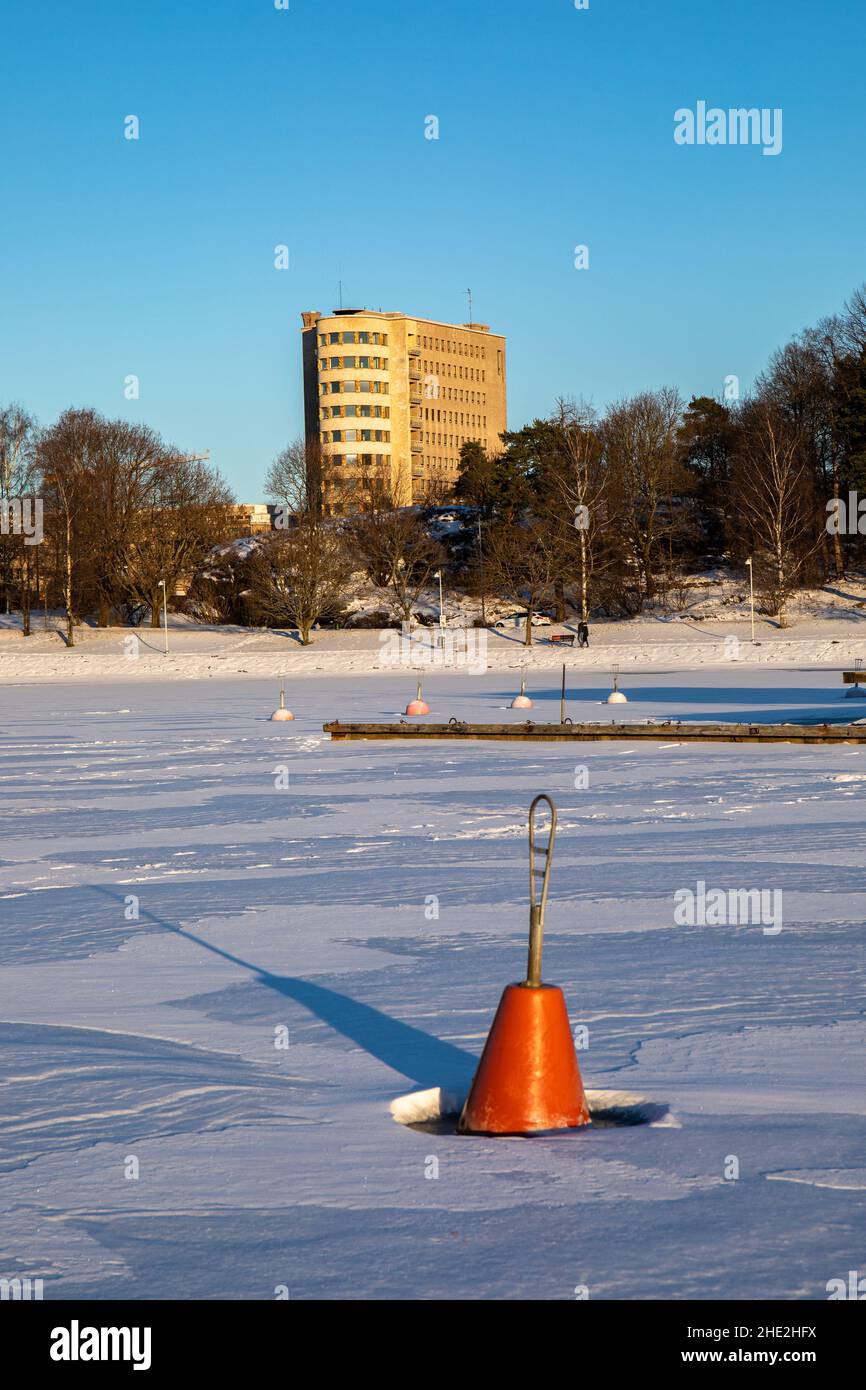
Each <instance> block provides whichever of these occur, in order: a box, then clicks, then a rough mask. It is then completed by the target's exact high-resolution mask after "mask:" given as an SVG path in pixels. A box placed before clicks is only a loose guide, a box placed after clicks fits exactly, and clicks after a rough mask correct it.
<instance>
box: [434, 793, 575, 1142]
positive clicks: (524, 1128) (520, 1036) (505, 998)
mask: <svg viewBox="0 0 866 1390" xmlns="http://www.w3.org/2000/svg"><path fill="white" fill-rule="evenodd" d="M540 801H546V802H547V804H548V806H549V807H550V838H549V840H548V845H547V849H546V850H540V851H539V853H540V854H542V855H544V856H545V857H546V859H547V863H546V865H545V868H544V871H543V872H544V881H543V886H542V891H541V901H540V902H538V901H536V888H535V877H536V873H538V872H540V870H536V868H535V863H534V858H535V808H536V806H537V805H538V803H539V802H540ZM555 835H556V807H555V806H554V804H553V802H552V801H551V800H550V797H548V796H537V797H536V798H535V800H534V801H533V803H532V805H531V807H530V808H529V884H530V893H529V898H530V930H529V964H528V969H527V975H526V979H525V980H524V981H523V982H522V983H521V984H513V985H506V986H505V990H504V992H503V995H502V998H501V999H500V1001H499V1008H498V1009H497V1010H496V1017H495V1018H494V1020H493V1026H492V1027H491V1029H490V1033H489V1035H488V1038H487V1042H486V1043H485V1045H484V1051H483V1053H482V1054H481V1061H480V1062H479V1064H478V1070H477V1071H476V1073H475V1077H474V1079H473V1081H472V1086H471V1088H470V1091H469V1095H468V1097H467V1100H466V1104H465V1105H464V1107H463V1113H462V1114H461V1116H460V1123H459V1125H458V1130H459V1132H460V1133H462V1134H533V1133H538V1132H539V1131H540V1130H551V1129H579V1128H580V1127H581V1126H583V1125H588V1124H589V1122H590V1120H589V1107H588V1105H587V1103H586V1097H585V1095H584V1092H583V1082H582V1080H581V1076H580V1067H579V1066H578V1063H577V1053H576V1052H575V1050H574V1040H573V1038H572V1035H571V1025H570V1023H569V1020H568V1010H567V1009H566V1006H565V996H564V995H563V993H562V990H561V989H559V988H558V987H557V986H556V985H546V984H543V983H542V981H541V950H542V944H543V937H544V909H545V906H546V903H547V889H548V882H549V877H550V865H551V860H552V856H553V841H554V837H555Z"/></svg>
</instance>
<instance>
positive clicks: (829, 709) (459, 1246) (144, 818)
mask: <svg viewBox="0 0 866 1390" xmlns="http://www.w3.org/2000/svg"><path fill="white" fill-rule="evenodd" d="M621 683H622V684H623V685H625V687H626V688H627V689H628V693H629V695H630V697H631V701H632V703H631V704H630V705H629V706H628V707H627V708H626V709H625V710H624V711H623V717H628V718H632V717H635V716H637V717H640V718H644V717H659V716H666V715H671V716H673V717H675V718H688V719H693V718H695V719H697V718H706V717H724V718H737V719H739V718H768V717H769V718H806V719H810V718H811V719H815V718H823V717H830V718H835V717H843V718H844V717H847V715H848V713H849V711H850V709H851V706H850V705H848V706H846V705H845V704H844V703H840V700H841V685H840V683H839V676H838V671H837V670H836V671H829V670H822V669H819V668H813V667H811V666H807V667H805V668H803V669H797V668H793V669H788V670H771V669H765V668H759V669H755V668H752V669H749V670H744V669H743V668H742V667H739V666H737V665H736V664H734V663H729V664H728V665H727V666H725V667H720V668H717V669H710V668H703V669H701V670H698V671H696V670H685V669H682V667H679V666H677V665H676V664H675V663H674V662H670V663H669V664H668V665H667V666H666V667H665V668H664V669H663V670H661V671H659V672H657V673H655V674H653V675H647V674H641V675H637V674H634V675H631V676H630V678H629V680H628V681H625V680H624V681H622V682H621ZM608 687H609V681H608V679H607V677H606V673H605V672H604V670H596V671H591V672H587V673H586V674H585V675H580V676H579V677H578V676H575V677H573V679H572V682H571V683H570V686H569V713H570V714H571V715H572V717H574V718H579V717H583V718H587V717H608V714H607V713H604V714H602V711H601V706H600V705H599V703H598V702H599V701H600V700H601V698H602V697H603V696H604V695H605V694H606V692H607V689H608ZM514 688H515V682H514V678H513V675H512V674H510V673H507V672H506V673H504V674H503V673H502V672H500V673H489V674H487V675H486V676H471V675H468V674H463V675H447V676H446V675H431V676H430V677H429V679H428V680H426V681H425V695H426V696H427V698H428V700H429V702H430V705H431V710H432V717H433V718H434V719H435V718H436V717H437V715H440V716H443V717H445V718H447V717H448V716H450V715H452V714H453V715H456V716H458V717H460V718H466V719H496V720H497V721H499V720H503V719H508V718H512V717H513V718H515V719H517V718H518V717H519V716H518V715H516V714H515V715H513V716H512V715H509V714H506V713H504V712H503V707H504V706H505V705H507V702H508V700H509V699H510V698H511V696H512V694H513V693H514ZM413 693H414V688H413V681H412V678H411V677H410V675H409V674H408V673H406V672H403V673H401V672H392V673H390V674H388V675H380V676H377V677H369V678H368V679H365V680H354V679H351V678H346V677H342V678H338V677H332V676H326V677H321V676H320V677H318V678H316V677H311V678H309V679H306V680H303V681H297V682H295V683H294V684H290V685H289V687H288V688H287V703H288V704H289V705H290V706H291V708H292V709H293V710H294V711H295V714H296V720H295V722H294V723H293V724H292V725H289V726H284V725H283V726H277V725H273V724H269V723H268V722H267V716H268V715H269V713H270V711H271V710H272V708H273V705H274V694H275V692H274V686H273V682H272V681H263V680H244V679H234V680H231V681H219V680H214V679H211V680H209V681H198V682H196V681H189V682H185V683H184V684H182V685H179V684H177V683H162V684H157V683H153V682H152V681H151V682H147V681H144V680H141V681H139V682H137V683H136V684H135V685H130V683H129V682H125V683H123V684H109V683H100V684H98V685H92V684H88V683H86V682H85V681H83V680H77V681H75V682H73V683H70V684H67V685H60V684H47V685H43V686H35V685H30V686H23V685H22V686H17V687H16V686H12V685H6V686H4V687H0V706H2V720H0V728H2V733H0V811H2V817H3V822H2V840H0V923H2V927H0V941H2V950H3V967H4V968H3V972H2V986H0V1038H2V1043H3V1046H2V1049H0V1075H2V1082H3V1085H2V1100H0V1168H2V1175H0V1184H2V1208H3V1215H2V1237H0V1245H2V1250H0V1274H2V1275H5V1276H11V1275H13V1274H15V1273H20V1274H22V1275H23V1274H29V1275H31V1276H33V1277H42V1278H43V1279H44V1280H45V1296H46V1298H52V1297H55V1298H56V1297H63V1296H68V1297H92V1298H107V1297H121V1298H126V1297H134V1298H159V1297H169V1296H171V1297H188V1298H202V1297H214V1298H216V1297H219V1298H273V1297H274V1291H275V1289H277V1288H278V1287H279V1286H285V1287H286V1288H287V1289H288V1291H289V1293H290V1296H291V1297H292V1298H311V1297H327V1298H362V1297H371V1298H385V1297H394V1298H422V1299H429V1298H436V1297H446V1298H464V1297H466V1298H468V1297H499V1298H521V1297H540V1298H544V1299H570V1298H573V1297H574V1290H575V1288H576V1286H579V1285H583V1286H586V1287H587V1288H588V1290H589V1293H590V1296H591V1297H592V1298H658V1297H661V1298H668V1297H670V1298H680V1299H681V1298H690V1297H694V1298H710V1297H722V1298H726V1299H744V1298H753V1297H754V1298H775V1299H785V1298H807V1299H822V1298H826V1284H827V1281H828V1280H829V1279H832V1278H836V1277H842V1278H845V1277H847V1271H848V1270H849V1269H857V1268H860V1269H862V1266H863V1259H864V1237H866V1168H864V1144H866V1137H864V1112H866V1080H864V1043H866V1022H864V992H863V985H864V958H866V952H864V927H863V923H864V914H866V878H864V870H863V859H864V854H863V851H864V838H866V837H864V828H863V810H864V789H866V750H864V749H859V748H855V747H850V746H843V747H834V748H821V747H814V746H799V745H789V746H768V747H763V746H747V747H740V746H737V747H735V746H730V747H719V746H700V745H697V746H694V745H693V746H683V745H680V744H677V743H676V741H675V740H672V741H671V742H669V743H666V744H660V745H653V746H650V747H646V746H643V745H642V746H640V747H633V746H632V745H630V744H629V743H628V742H623V743H613V744H593V745H573V746H571V747H568V748H563V747H560V746H557V745H537V746H533V745H528V744H527V745H520V746H518V747H511V746H503V745H495V744H494V745H484V744H473V743H466V744H460V745H456V746H455V745H451V744H443V743H439V744H429V745H423V744H419V745H414V746H395V745H392V744H387V743H386V744H364V743H348V744H344V743H339V744H331V743H330V742H329V741H328V740H327V738H326V737H325V736H324V735H323V734H322V731H321V723H322V721H323V719H326V718H330V717H335V716H340V717H341V718H344V719H352V718H355V719H359V718H368V719H383V718H391V717H393V716H395V715H396V714H397V712H398V711H399V710H401V709H402V707H403V706H404V705H405V703H406V700H407V698H409V697H410V696H411V695H412V694H413ZM530 693H532V694H533V696H534V697H535V698H536V700H537V704H536V709H535V711H534V717H537V718H538V719H545V718H549V717H554V716H555V715H557V714H558V689H557V680H556V677H555V674H554V673H553V672H550V673H548V674H547V675H545V673H543V672H539V673H535V674H534V675H533V680H532V682H531V683H530ZM580 766H585V767H586V768H587V769H588V782H589V785H588V787H586V788H585V789H583V790H578V789H576V788H575V780H576V776H575V774H576V769H577V768H579V767H580ZM280 768H287V769H288V782H289V785H288V788H287V789H285V790H280V789H277V788H276V786H275V778H277V777H278V776H279V769H280ZM577 781H578V783H580V784H582V781H583V778H581V777H580V776H579V775H578V777H577ZM538 791H546V792H548V793H549V794H550V795H551V796H553V798H554V799H555V800H556V802H557V803H558V806H559V810H560V832H559V837H558V841H557V850H556V856H555V862H554V869H553V878H552V887H551V898H550V904H549V908H548V922H547V940H546V946H545V977H546V978H548V979H550V980H553V981H555V982H556V983H557V984H559V985H561V986H562V988H563V990H564V991H565V996H566V999H567V1001H568V1004H569V1009H570V1013H571V1017H572V1021H573V1023H574V1024H575V1026H577V1025H581V1024H582V1025H585V1026H586V1027H587V1028H588V1029H589V1047H588V1048H587V1049H586V1050H585V1051H582V1052H581V1054H580V1057H581V1066H582V1070H583V1073H584V1079H585V1082H586V1084H587V1086H588V1087H590V1088H593V1089H595V1090H608V1091H622V1092H627V1093H628V1094H629V1095H632V1096H639V1097H642V1098H646V1100H647V1101H648V1102H652V1103H655V1104H657V1105H659V1106H660V1107H662V1108H663V1111H666V1110H669V1111H670V1113H671V1114H672V1115H673V1116H675V1118H676V1123H673V1124H668V1125H665V1124H644V1125H639V1126H634V1127H624V1128H599V1129H597V1130H595V1131H592V1130H589V1131H582V1132H578V1133H569V1134H563V1135H555V1136H545V1137H541V1138H532V1139H498V1140H491V1139H477V1138H467V1137H457V1136H454V1135H449V1134H431V1133H427V1132H421V1131H418V1130H413V1129H411V1128H408V1127H407V1126H405V1125H403V1124H396V1123H395V1122H394V1119H393V1118H392V1115H391V1112H390V1106H391V1103H392V1101H393V1100H394V1099H395V1098H396V1097H398V1096H402V1095H405V1094H406V1093H407V1092H411V1091H413V1090H419V1091H422V1090H426V1089H429V1088H433V1087H443V1088H444V1089H445V1090H447V1091H450V1092H451V1093H453V1094H460V1092H461V1090H465V1087H466V1084H467V1083H468V1080H469V1079H470V1076H471V1073H472V1069H473V1064H474V1060H475V1059H476V1057H477V1055H478V1053H479V1051H480V1048H481V1046H482V1044H483V1040H484V1037H485V1036H486V1032H487V1029H488V1027H489V1024H490V1021H491V1018H492V1015H493V1011H494V1009H495V1007H496V1004H497V1002H498V999H499V995H500V993H501V990H502V988H503V986H504V985H505V984H506V983H507V982H508V981H509V980H516V979H520V978H522V975H523V972H524V970H525V959H526V957H525V951H526V935H527V921H528V918H527V879H528V874H527V856H526V838H525V824H526V810H527V807H528V804H529V801H530V799H531V798H532V796H533V795H534V794H535V793H536V792H538ZM698 880H703V881H705V882H706V884H707V888H708V889H710V888H724V889H727V888H750V887H758V888H765V889H781V890H783V894H784V926H783V930H782V931H781V933H779V934H778V935H775V936H774V935H768V934H765V933H764V932H763V931H762V929H761V927H760V926H704V927H701V926H694V927H687V926H675V925H674V917H673V912H674V902H673V895H674V892H675V891H676V890H677V889H679V888H688V887H691V888H693V889H694V888H695V886H696V883H697V881H698ZM131 895H135V896H136V897H137V898H138V899H139V919H138V920H137V921H135V920H127V919H126V917H125V915H124V913H125V906H126V907H127V910H131V909H129V907H128V903H129V899H130V897H131ZM434 895H435V897H436V898H438V917H436V916H435V915H433V908H432V905H431V903H430V899H431V898H432V897H433V896H434ZM425 905H426V908H427V911H426V913H425ZM283 1030H287V1036H288V1046H287V1047H278V1046H275V1043H278V1042H280V1041H281V1040H282V1039H283V1037H284V1036H285V1033H284V1031H283ZM660 1113H662V1112H660ZM732 1157H735V1158H736V1159H737V1160H738V1163H739V1174H740V1175H739V1178H738V1179H737V1180H734V1181H728V1180H726V1178H725V1173H726V1169H727V1171H728V1172H730V1171H731V1164H732ZM433 1160H435V1162H434V1161H433ZM133 1161H135V1162H133ZM135 1164H137V1168H138V1177H137V1178H136V1177H130V1176H126V1174H127V1173H130V1172H132V1171H134V1168H135ZM437 1169H438V1176H433V1174H434V1173H435V1172H436V1171H437Z"/></svg>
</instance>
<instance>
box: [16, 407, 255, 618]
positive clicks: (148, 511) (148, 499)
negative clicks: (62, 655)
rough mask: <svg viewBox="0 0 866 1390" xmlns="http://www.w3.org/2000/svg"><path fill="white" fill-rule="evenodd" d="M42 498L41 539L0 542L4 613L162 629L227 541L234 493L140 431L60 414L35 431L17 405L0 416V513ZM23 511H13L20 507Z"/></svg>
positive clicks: (91, 416) (200, 465) (201, 466)
mask: <svg viewBox="0 0 866 1390" xmlns="http://www.w3.org/2000/svg"><path fill="white" fill-rule="evenodd" d="M21 498H26V499H33V498H38V502H39V507H40V514H41V528H40V529H41V532H42V534H41V536H40V537H39V538H37V537H35V536H31V537H30V538H29V539H28V536H27V535H26V534H24V533H23V532H22V531H21V529H20V528H18V529H16V528H15V527H14V526H13V525H11V524H9V522H8V520H7V524H6V526H5V528H4V531H3V532H2V533H0V611H3V612H10V611H20V612H21V614H22V617H23V631H24V634H25V636H26V635H29V633H30V630H31V612H32V610H33V608H34V607H38V606H40V605H44V607H45V609H46V610H48V609H49V608H60V609H62V611H63V612H64V614H65V627H66V638H67V642H68V643H69V645H70V646H71V645H72V644H73V642H74V629H75V625H76V623H78V622H80V621H81V619H82V618H84V617H89V616H91V615H92V616H95V617H96V620H97V621H98V622H99V624H100V625H102V626H107V625H108V623H109V622H118V621H120V622H126V623H137V622H139V621H141V619H142V618H143V617H144V616H145V615H149V616H150V618H151V621H152V623H153V624H154V625H156V623H157V622H158V621H159V610H160V605H161V602H162V593H163V590H162V584H163V583H165V586H166V592H167V594H168V597H169V599H170V598H171V597H172V595H173V594H174V593H175V590H176V588H177V586H178V584H180V583H181V582H182V581H183V580H184V579H185V578H186V577H187V576H189V575H190V574H192V573H194V572H195V571H196V570H197V568H198V567H199V566H201V565H202V564H203V562H204V561H205V559H206V558H207V556H208V555H209V553H210V552H211V550H212V548H213V547H214V545H215V544H217V542H218V541H220V540H224V539H226V538H227V537H228V536H229V535H230V534H231V532H232V515H231V510H230V504H231V502H232V500H233V499H232V496H231V493H230V491H229V490H228V488H226V486H225V485H224V483H223V482H222V480H221V479H220V477H219V475H218V474H217V472H216V471H215V470H214V469H213V468H211V467H210V466H209V465H208V464H207V463H206V462H205V461H204V460H203V459H201V458H197V457H194V456H189V455H183V454H180V453H178V451H177V450H176V449H173V448H171V447H169V446H168V445H167V444H165V443H164V442H163V441H162V440H161V439H160V438H159V436H158V435H157V434H156V433H155V432H154V431H153V430H151V429H149V428H148V427H147V426H146V425H134V424H128V423H127V422H126V421H123V420H106V419H104V418H103V417H102V416H100V415H98V414H97V413H96V412H95V411H93V410H67V411H65V412H64V413H63V415H61V416H60V418H59V420H58V421H57V422H56V424H54V425H53V426H52V427H51V428H50V429H40V428H39V427H38V425H37V424H36V421H35V420H34V419H33V418H32V417H31V416H29V415H28V414H27V412H26V411H25V410H23V409H22V408H21V407H20V406H9V407H7V408H5V409H0V507H2V508H3V509H4V514H5V515H6V516H7V518H8V516H9V509H10V505H11V503H12V500H13V499H21ZM19 505H20V503H19ZM37 539H38V540H39V541H40V543H34V541H35V540H37Z"/></svg>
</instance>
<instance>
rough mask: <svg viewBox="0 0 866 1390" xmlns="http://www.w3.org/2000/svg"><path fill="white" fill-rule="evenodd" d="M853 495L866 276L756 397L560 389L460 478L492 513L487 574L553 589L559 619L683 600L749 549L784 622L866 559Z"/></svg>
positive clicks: (862, 434) (787, 351)
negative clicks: (548, 406) (793, 607)
mask: <svg viewBox="0 0 866 1390" xmlns="http://www.w3.org/2000/svg"><path fill="white" fill-rule="evenodd" d="M852 492H853V493H858V492H859V494H860V495H861V496H862V497H863V499H864V501H863V508H864V512H866V286H864V287H863V288H861V289H860V290H858V291H857V292H856V293H855V294H854V295H853V296H852V298H851V299H850V301H849V302H848V304H847V305H846V306H845V309H844V311H843V312H842V313H840V314H838V315H835V316H833V317H832V318H827V319H824V320H822V322H821V323H819V324H818V325H817V327H815V328H810V329H807V330H806V331H805V332H803V333H801V334H799V335H798V336H797V337H796V338H795V339H793V341H792V342H790V343H788V344H787V346H786V347H784V348H781V349H779V350H778V351H777V352H775V353H774V354H773V357H772V358H771V360H770V362H769V364H768V366H767V368H766V370H765V371H764V372H763V373H762V374H761V376H760V377H759V379H758V381H757V382H756V383H755V387H754V390H753V391H752V393H751V394H750V395H749V396H748V397H745V398H743V399H741V400H724V399H721V400H714V399H711V398H709V397H706V396H703V397H697V398H692V400H690V401H689V402H688V404H687V405H684V403H683V402H682V400H681V399H680V396H679V394H678V392H677V391H676V390H674V389H672V388H665V389H662V390H655V391H646V392H642V393H640V394H638V395H636V396H633V397H631V398H629V399H626V400H622V401H618V402H616V403H615V404H613V405H612V406H610V407H609V409H608V410H607V411H606V412H605V413H604V414H603V415H602V416H597V415H596V414H595V412H594V411H592V410H591V409H590V408H588V407H585V406H582V405H575V404H574V403H572V402H568V401H560V402H559V403H558V406H557V408H556V410H555V411H554V413H553V414H552V416H551V417H550V418H549V419H546V420H535V421H534V422H533V423H532V424H531V425H527V426H525V427H524V428H523V429H521V430H517V431H514V432H512V433H509V434H506V435H505V436H503V449H502V452H501V453H500V454H499V455H498V456H496V457H489V456H487V455H486V454H485V453H484V451H483V450H482V449H481V447H480V446H479V445H477V444H474V443H473V444H467V445H465V446H464V448H463V453H462V460H461V467H460V478H459V481H458V484H457V488H456V494H457V496H458V498H460V499H461V500H463V501H465V502H470V503H472V504H474V505H475V506H477V507H478V508H479V509H480V511H481V513H482V515H483V517H484V519H485V523H486V525H485V530H486V531H487V534H488V540H487V552H488V554H487V556H486V559H487V572H488V574H489V575H490V577H491V582H492V583H494V584H495V585H497V586H498V587H499V586H503V581H505V584H504V587H506V588H509V589H511V591H512V592H514V591H515V590H516V587H517V586H518V584H519V585H520V586H521V587H522V589H523V591H524V593H525V595H526V596H527V598H529V599H530V600H531V601H535V602H538V601H541V600H542V599H543V600H544V601H549V599H550V596H551V595H553V599H554V602H555V604H556V607H557V608H558V610H559V615H560V616H563V615H564V605H565V603H566V602H569V603H571V604H573V605H574V607H575V608H576V609H577V610H578V611H579V613H580V615H581V616H582V617H584V618H586V617H588V616H589V615H590V613H592V612H599V611H601V612H605V613H607V614H610V615H611V616H613V615H619V614H634V613H637V612H640V611H641V610H642V609H643V608H645V607H646V606H647V605H648V604H652V603H655V602H661V603H664V604H665V605H666V606H670V607H676V606H677V604H678V602H679V601H680V600H681V596H682V590H683V585H684V580H685V578H686V576H687V575H689V574H691V573H694V572H695V571H696V570H700V569H707V568H713V567H717V566H725V567H727V568H729V569H731V570H734V571H736V570H741V569H743V568H744V567H745V564H746V561H747V559H749V558H752V560H753V565H754V576H755V587H756V592H757V593H758V595H759V596H760V599H761V603H762V607H763V608H764V609H765V611H767V612H769V613H772V614H775V615H776V616H777V617H778V619H779V623H780V625H782V626H785V625H786V624H787V601H788V599H789V597H790V595H791V594H792V592H794V591H795V590H796V589H797V588H800V587H803V586H807V585H813V584H820V583H824V582H826V581H827V580H828V579H837V580H838V579H841V578H842V577H843V575H844V573H845V571H846V568H847V567H850V566H851V565H852V564H859V563H861V562H862V560H863V557H864V545H866V539H864V535H863V533H862V532H866V515H864V516H863V518H862V532H861V531H860V530H858V516H857V514H856V506H855V508H854V509H853V514H852V508H851V507H849V494H850V493H852ZM834 499H836V502H837V503H838V504H839V505H838V510H837V509H836V506H835V505H834ZM828 504H829V506H828Z"/></svg>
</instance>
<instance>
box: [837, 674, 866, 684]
mask: <svg viewBox="0 0 866 1390" xmlns="http://www.w3.org/2000/svg"><path fill="white" fill-rule="evenodd" d="M842 684H843V685H863V684H866V671H843V672H842Z"/></svg>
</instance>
